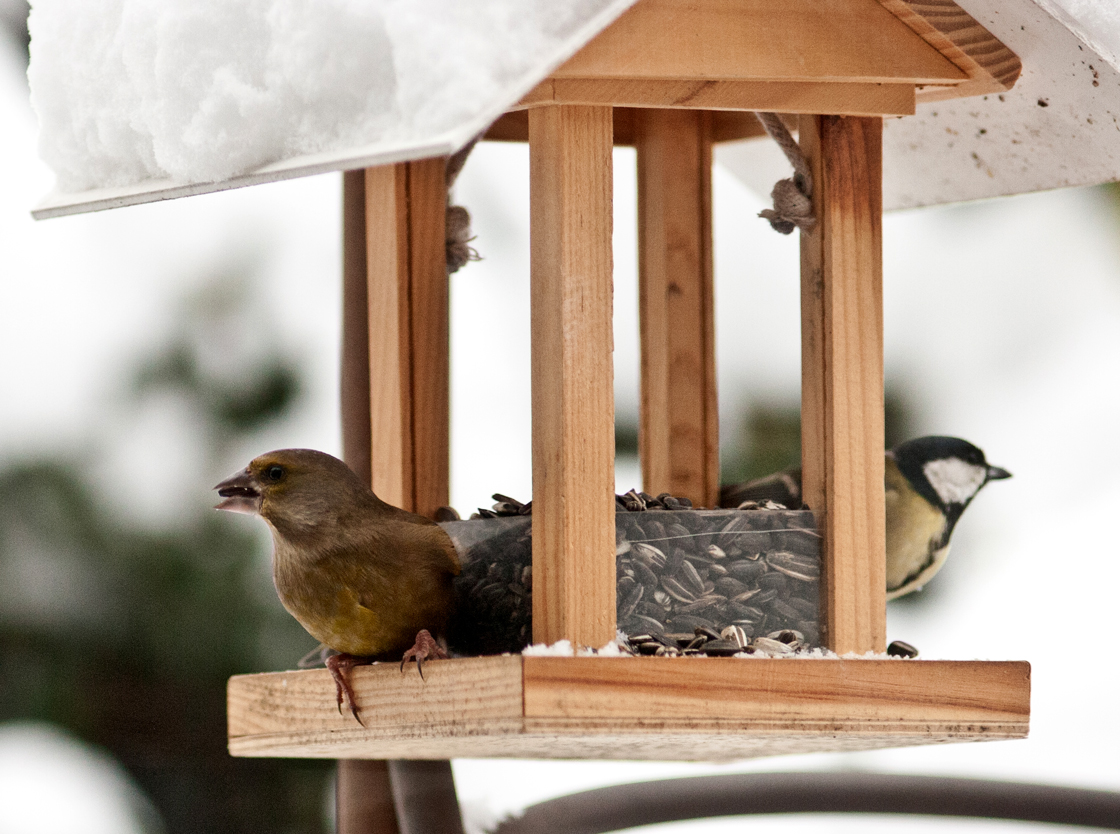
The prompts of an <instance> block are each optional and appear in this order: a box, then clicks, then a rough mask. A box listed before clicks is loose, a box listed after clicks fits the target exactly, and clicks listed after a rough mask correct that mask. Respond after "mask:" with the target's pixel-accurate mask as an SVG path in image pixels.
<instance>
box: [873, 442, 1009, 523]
mask: <svg viewBox="0 0 1120 834" xmlns="http://www.w3.org/2000/svg"><path fill="white" fill-rule="evenodd" d="M889 454H890V455H891V456H892V457H893V458H894V461H895V463H896V464H897V465H898V468H899V471H900V472H902V474H903V475H904V476H905V477H906V480H907V481H908V482H909V483H910V485H911V486H913V487H914V489H915V490H917V492H918V493H919V494H920V495H921V496H922V497H923V498H925V499H926V500H927V501H929V502H930V503H931V504H932V505H933V506H935V507H938V508H940V509H941V510H942V511H943V512H945V513H946V514H947V515H949V516H950V517H951V519H952V520H953V521H955V520H956V518H957V517H959V516H960V514H961V513H962V512H963V511H964V508H965V507H967V506H968V502H969V501H971V500H972V499H973V498H974V497H975V496H976V493H978V492H979V491H980V489H981V487H983V486H984V484H986V483H988V481H998V480H1002V479H1003V478H1010V477H1011V473H1010V472H1008V471H1007V470H1006V469H1001V468H1000V467H998V466H992V465H991V464H989V463H988V461H987V460H986V459H985V458H984V453H983V452H982V451H981V450H980V449H979V448H977V447H976V446H974V445H972V444H971V443H969V442H968V441H967V440H961V439H960V438H959V437H941V436H938V435H931V436H929V437H917V438H915V439H913V440H907V441H906V442H905V443H900V444H898V445H897V446H895V447H894V448H893V449H891V451H890V453H889Z"/></svg>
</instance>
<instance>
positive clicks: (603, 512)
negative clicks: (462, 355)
mask: <svg viewBox="0 0 1120 834" xmlns="http://www.w3.org/2000/svg"><path fill="white" fill-rule="evenodd" d="M611 127H612V116H611V109H610V108H609V107H543V108H538V109H535V110H533V111H532V112H531V113H530V114H529V158H530V162H529V183H530V185H529V189H530V224H531V226H530V228H531V244H530V246H531V285H532V286H531V292H530V298H531V322H532V333H533V337H532V389H533V390H532V408H533V640H534V642H546V643H553V642H556V641H557V640H561V639H568V640H571V641H572V642H573V643H575V644H577V645H584V646H594V647H598V646H602V645H604V644H606V643H607V642H608V641H610V640H613V639H614V636H615V563H614V547H615V532H614V504H615V500H614V386H613V365H612V351H613V334H612V318H611V312H612V297H613V283H612V269H613V255H612V251H611V234H612V224H613V207H612V175H611V170H612V167H611V166H612V159H611V157H612V139H611Z"/></svg>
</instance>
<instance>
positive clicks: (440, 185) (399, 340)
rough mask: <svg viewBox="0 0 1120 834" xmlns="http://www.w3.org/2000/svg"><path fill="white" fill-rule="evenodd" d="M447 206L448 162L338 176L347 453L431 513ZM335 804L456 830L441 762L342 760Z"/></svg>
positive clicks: (442, 361)
mask: <svg viewBox="0 0 1120 834" xmlns="http://www.w3.org/2000/svg"><path fill="white" fill-rule="evenodd" d="M446 203H447V186H446V182H445V160H443V159H428V160H421V161H419V162H409V163H403V164H400V165H387V166H382V167H380V168H370V169H368V170H366V171H365V172H364V173H363V172H353V173H348V174H346V175H345V177H344V180H343V335H342V375H341V378H342V421H343V425H342V438H343V457H344V458H345V459H346V462H347V463H348V464H349V465H350V467H351V468H352V469H354V471H355V472H357V473H358V474H359V475H360V476H361V477H363V478H364V479H365V480H366V481H367V482H368V483H370V484H371V486H372V487H373V489H374V491H375V492H377V493H378V495H379V496H380V497H381V498H382V499H383V500H385V501H388V502H389V503H391V504H395V505H396V506H398V507H403V508H405V509H408V510H412V511H413V512H418V513H421V514H422V515H428V516H431V515H432V514H433V513H434V512H435V510H436V508H437V507H439V506H441V505H444V504H447V503H448V453H449V448H448V437H449V424H448V398H449V376H448V365H449V357H448V294H447V264H446V254H445V246H446V244H445V238H446V236H445V234H444V216H445V210H446ZM421 777H422V778H421ZM421 792H427V793H429V794H430V795H436V796H438V797H439V799H440V801H439V802H438V803H436V804H434V805H433V804H432V803H431V802H429V801H421V799H420V798H419V797H418V796H417V795H418V794H419V793H421ZM337 802H338V831H339V834H422V832H425V831H447V832H452V833H453V832H460V833H461V832H462V821H461V819H460V816H459V809H458V803H457V802H456V800H455V783H454V780H453V779H452V776H451V763H450V762H447V761H434V762H425V763H424V769H423V770H422V772H418V771H416V769H415V767H414V766H413V765H412V764H411V763H406V762H383V761H358V760H343V761H340V762H339V763H338V794H337Z"/></svg>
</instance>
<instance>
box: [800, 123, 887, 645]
mask: <svg viewBox="0 0 1120 834" xmlns="http://www.w3.org/2000/svg"><path fill="white" fill-rule="evenodd" d="M882 131H883V122H882V119H879V118H860V117H843V116H802V117H801V120H800V142H801V147H802V150H803V151H804V152H805V154H806V156H807V157H808V158H809V160H810V163H811V165H812V170H813V189H814V193H813V205H814V211H815V212H816V216H817V225H816V227H815V228H814V229H813V231H812V232H811V233H810V234H806V235H802V238H801V241H802V243H801V343H802V359H801V449H802V451H801V456H802V458H801V459H802V467H803V474H802V481H803V491H804V500H805V503H807V504H808V505H809V506H810V507H811V508H812V509H813V511H814V513H815V514H816V516H817V521H818V524H819V525H820V527H821V531H822V533H823V536H824V541H823V549H822V557H823V560H824V565H823V568H824V570H823V575H822V582H821V622H822V624H823V626H824V639H825V642H826V645H827V646H828V647H829V648H830V649H832V650H834V651H836V652H839V653H845V652H853V651H854V652H866V651H876V652H882V651H885V648H886V556H885V553H886V520H885V498H884V487H883V449H884V438H883V263H882V248H883V239H882Z"/></svg>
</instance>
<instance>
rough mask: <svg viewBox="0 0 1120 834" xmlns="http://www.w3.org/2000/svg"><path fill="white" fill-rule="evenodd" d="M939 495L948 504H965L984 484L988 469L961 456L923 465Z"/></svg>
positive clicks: (927, 477) (931, 484)
mask: <svg viewBox="0 0 1120 834" xmlns="http://www.w3.org/2000/svg"><path fill="white" fill-rule="evenodd" d="M922 471H923V472H924V473H925V476H926V479H927V480H928V481H929V483H930V486H932V487H933V490H934V492H936V493H937V496H938V497H939V498H940V499H941V500H942V501H943V502H944V503H946V504H964V503H967V502H968V501H969V499H971V498H972V496H974V495H975V494H976V492H977V490H979V489H980V487H982V486H984V481H985V480H986V479H987V476H988V470H987V468H986V467H984V466H977V465H976V464H974V463H968V462H967V461H963V460H961V459H960V458H942V459H941V460H931V461H929V462H928V463H926V464H925V466H923V467H922Z"/></svg>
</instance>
